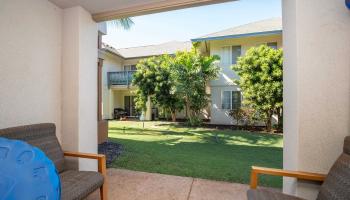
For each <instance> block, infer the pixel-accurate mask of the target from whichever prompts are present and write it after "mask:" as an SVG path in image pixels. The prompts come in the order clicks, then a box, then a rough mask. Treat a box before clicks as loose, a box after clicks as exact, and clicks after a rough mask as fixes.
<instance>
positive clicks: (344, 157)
mask: <svg viewBox="0 0 350 200" xmlns="http://www.w3.org/2000/svg"><path fill="white" fill-rule="evenodd" d="M259 174H267V175H273V176H286V177H293V178H297V179H300V180H309V181H317V182H320V183H322V185H321V189H320V191H319V194H318V197H317V200H331V199H332V200H333V199H334V200H345V199H350V189H349V188H350V136H348V137H346V138H345V140H344V146H343V153H342V154H341V155H340V156H339V158H338V159H337V160H336V161H335V163H334V164H333V166H332V168H331V169H330V171H329V173H328V174H327V175H324V174H316V173H309V172H298V171H287V170H280V169H270V168H262V167H252V173H251V182H250V187H251V189H250V190H249V191H248V193H247V195H248V200H265V199H266V200H301V198H298V197H294V196H290V195H286V194H283V193H278V192H273V191H269V190H265V189H256V188H257V185H258V175H259Z"/></svg>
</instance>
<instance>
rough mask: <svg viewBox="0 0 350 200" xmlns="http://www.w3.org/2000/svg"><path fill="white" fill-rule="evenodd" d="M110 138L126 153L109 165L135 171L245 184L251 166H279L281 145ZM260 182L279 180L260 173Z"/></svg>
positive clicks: (268, 183) (274, 183)
mask: <svg viewBox="0 0 350 200" xmlns="http://www.w3.org/2000/svg"><path fill="white" fill-rule="evenodd" d="M110 140H111V141H114V142H117V143H120V144H122V145H123V146H124V147H125V154H123V155H122V156H121V157H120V158H118V159H116V160H115V161H114V162H113V164H112V167H119V168H126V169H130V170H136V171H145V172H154V173H162V174H170V175H178V176H189V177H196V178H204V179H211V180H218V181H229V182H236V183H244V184H248V183H249V177H250V171H251V166H253V165H257V166H263V167H274V168H281V167H282V154H283V151H282V148H280V147H266V146H245V145H234V144H216V143H213V142H208V143H198V142H182V141H180V140H181V138H173V139H166V140H161V141H139V140H130V139H115V138H110ZM259 184H260V185H262V186H269V187H281V184H282V181H281V179H280V178H277V177H271V176H270V177H261V179H259Z"/></svg>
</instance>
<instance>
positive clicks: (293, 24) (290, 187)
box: [282, 0, 350, 199]
mask: <svg viewBox="0 0 350 200" xmlns="http://www.w3.org/2000/svg"><path fill="white" fill-rule="evenodd" d="M282 2H283V43H284V51H285V57H284V62H285V63H284V115H285V116H284V123H283V124H284V161H283V162H284V168H285V169H290V170H300V171H311V172H319V173H327V172H328V170H329V169H330V167H331V165H332V164H333V162H334V161H335V160H336V159H337V157H338V156H339V155H340V153H341V151H342V143H343V139H344V137H345V136H346V135H349V133H350V130H349V129H350V123H349V122H350V109H349V107H350V103H349V102H350V58H349V53H350V11H349V10H347V9H346V7H345V5H344V1H343V0H308V1H305V0H284V1H282ZM317 189H318V188H317V187H315V186H313V185H310V184H306V183H301V182H296V181H295V180H292V179H285V180H284V185H283V191H284V192H286V193H290V194H294V195H298V196H300V197H304V198H306V199H315V197H316V194H317Z"/></svg>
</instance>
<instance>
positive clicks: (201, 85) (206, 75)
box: [171, 48, 220, 125]
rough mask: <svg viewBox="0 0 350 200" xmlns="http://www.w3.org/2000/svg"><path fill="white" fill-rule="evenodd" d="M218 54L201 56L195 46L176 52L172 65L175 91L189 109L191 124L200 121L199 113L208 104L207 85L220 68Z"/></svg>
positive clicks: (214, 77) (215, 76)
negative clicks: (189, 49)
mask: <svg viewBox="0 0 350 200" xmlns="http://www.w3.org/2000/svg"><path fill="white" fill-rule="evenodd" d="M219 59H220V58H219V57H218V56H203V55H201V54H200V53H199V52H198V51H197V50H196V48H193V49H192V50H191V51H183V52H178V53H176V56H175V58H174V63H173V65H172V70H171V72H172V79H173V80H174V82H175V85H174V86H175V93H177V94H178V95H179V96H181V97H183V100H184V102H185V107H186V111H188V110H189V116H188V117H189V122H190V124H191V125H197V124H198V123H201V120H200V114H201V112H202V110H203V109H204V108H206V107H207V106H208V103H209V95H208V94H207V90H206V89H207V85H208V83H209V81H210V80H213V79H216V78H217V77H218V73H219V70H220V68H219V67H218V65H217V64H218V62H217V61H218V60H219Z"/></svg>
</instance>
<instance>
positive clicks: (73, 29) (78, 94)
mask: <svg viewBox="0 0 350 200" xmlns="http://www.w3.org/2000/svg"><path fill="white" fill-rule="evenodd" d="M97 32H98V31H97V24H96V23H95V22H94V21H93V20H92V18H91V14H90V13H88V12H87V11H86V10H84V9H83V8H81V7H73V8H69V9H65V10H63V31H62V38H63V42H62V145H63V148H64V149H65V150H71V151H80V152H87V153H96V152H97V109H96V105H97V88H96V86H97ZM79 168H80V169H81V170H94V169H96V168H97V164H96V162H95V161H90V160H86V159H84V160H83V159H81V160H79Z"/></svg>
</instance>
